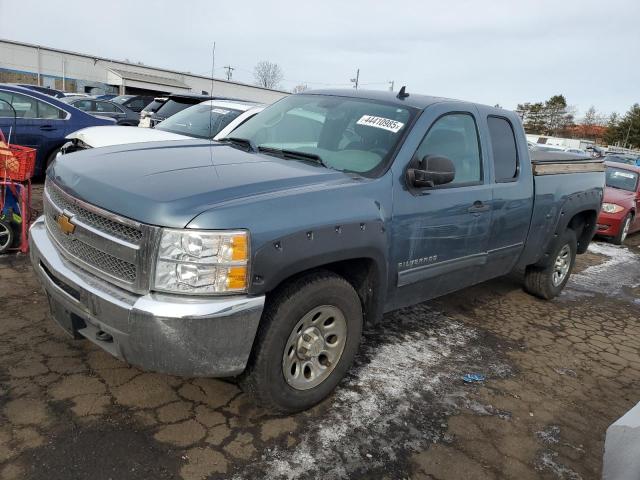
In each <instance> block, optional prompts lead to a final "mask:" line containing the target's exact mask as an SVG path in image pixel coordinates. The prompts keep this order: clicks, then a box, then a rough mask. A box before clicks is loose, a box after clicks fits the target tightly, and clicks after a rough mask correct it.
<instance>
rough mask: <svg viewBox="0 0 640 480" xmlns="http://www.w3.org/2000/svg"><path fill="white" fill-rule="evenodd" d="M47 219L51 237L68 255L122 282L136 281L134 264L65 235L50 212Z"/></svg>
mask: <svg viewBox="0 0 640 480" xmlns="http://www.w3.org/2000/svg"><path fill="white" fill-rule="evenodd" d="M45 219H46V222H47V228H48V229H49V232H50V233H51V235H52V236H53V237H54V238H55V240H56V241H57V242H58V243H59V244H60V246H61V247H62V248H64V249H65V250H66V251H67V252H68V253H70V254H71V255H73V256H74V257H76V258H78V259H80V260H82V261H83V262H85V263H87V264H89V265H91V266H93V267H94V268H97V269H99V270H101V271H103V272H105V273H108V274H109V275H111V276H113V277H116V278H118V279H120V280H124V281H125V282H128V283H133V282H135V281H136V266H135V265H134V264H132V263H129V262H125V261H124V260H121V259H119V258H117V257H114V256H113V255H109V254H108V253H105V252H103V251H101V250H98V249H97V248H94V247H92V246H91V245H88V244H86V243H84V242H82V241H80V240H78V239H77V238H73V237H71V236H68V235H65V234H64V233H62V232H61V231H60V229H59V228H57V225H56V223H55V219H54V218H53V215H52V214H51V213H50V212H47V215H46V217H45Z"/></svg>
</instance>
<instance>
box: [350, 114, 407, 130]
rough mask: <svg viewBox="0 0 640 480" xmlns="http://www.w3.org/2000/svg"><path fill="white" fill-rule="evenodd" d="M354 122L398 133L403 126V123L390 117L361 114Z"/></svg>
mask: <svg viewBox="0 0 640 480" xmlns="http://www.w3.org/2000/svg"><path fill="white" fill-rule="evenodd" d="M356 123H357V124H358V125H366V126H368V127H374V128H382V129H384V130H389V131H390V132H393V133H398V131H400V129H401V128H402V127H404V123H402V122H397V121H395V120H391V119H390V118H384V117H374V116H373V115H363V116H362V117H360V120H358V121H357V122H356Z"/></svg>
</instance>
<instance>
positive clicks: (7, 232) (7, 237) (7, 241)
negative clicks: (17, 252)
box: [0, 220, 14, 253]
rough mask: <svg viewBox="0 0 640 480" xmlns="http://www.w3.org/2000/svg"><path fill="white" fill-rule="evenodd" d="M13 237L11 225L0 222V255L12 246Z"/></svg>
mask: <svg viewBox="0 0 640 480" xmlns="http://www.w3.org/2000/svg"><path fill="white" fill-rule="evenodd" d="M13 241H14V236H13V228H12V227H11V223H10V222H7V221H5V220H0V253H4V252H6V251H7V250H9V249H10V248H11V246H12V245H13Z"/></svg>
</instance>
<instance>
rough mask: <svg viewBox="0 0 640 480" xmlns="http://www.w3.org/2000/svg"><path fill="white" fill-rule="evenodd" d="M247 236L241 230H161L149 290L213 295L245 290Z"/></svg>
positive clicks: (247, 259) (247, 256)
mask: <svg viewBox="0 0 640 480" xmlns="http://www.w3.org/2000/svg"><path fill="white" fill-rule="evenodd" d="M248 262H249V235H248V233H247V232H245V231H234V232H225V231H217V232H215V231H202V230H170V229H164V230H163V231H162V237H161V239H160V247H159V249H158V257H157V259H156V271H155V277H154V282H153V289H154V290H158V291H164V292H174V293H175V292H178V293H192V294H193V293H195V294H216V293H237V292H245V291H246V290H247V275H248Z"/></svg>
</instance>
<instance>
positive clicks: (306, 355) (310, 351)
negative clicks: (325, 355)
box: [296, 327, 324, 360]
mask: <svg viewBox="0 0 640 480" xmlns="http://www.w3.org/2000/svg"><path fill="white" fill-rule="evenodd" d="M323 349H324V339H323V338H322V334H321V333H320V330H318V329H317V328H316V327H309V328H307V329H306V330H304V331H303V332H302V333H301V334H300V336H299V337H298V341H297V348H296V354H297V355H298V358H299V359H300V360H308V359H310V358H312V357H317V356H318V355H320V352H322V350H323Z"/></svg>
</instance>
